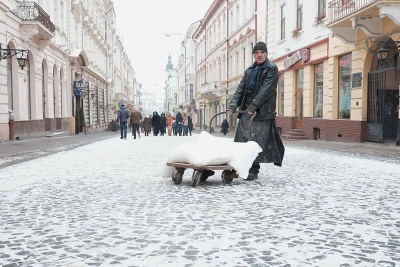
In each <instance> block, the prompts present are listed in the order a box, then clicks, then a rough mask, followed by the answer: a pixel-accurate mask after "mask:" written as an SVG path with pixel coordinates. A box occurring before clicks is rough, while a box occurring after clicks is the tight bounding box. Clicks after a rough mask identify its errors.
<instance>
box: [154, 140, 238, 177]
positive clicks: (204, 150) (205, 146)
mask: <svg viewBox="0 0 400 267" xmlns="http://www.w3.org/2000/svg"><path fill="white" fill-rule="evenodd" d="M230 159H231V156H230V154H229V152H228V151H224V150H220V149H218V148H217V149H216V148H215V147H214V146H213V145H212V144H211V143H204V142H187V143H182V144H180V145H178V146H177V147H175V148H174V149H173V150H171V152H170V153H169V155H168V156H167V159H166V162H164V163H163V166H162V168H161V175H162V177H165V178H168V177H172V174H173V173H174V169H175V168H174V167H171V166H167V162H183V163H190V164H195V165H200V166H204V165H222V164H226V163H227V162H228V161H229V160H230Z"/></svg>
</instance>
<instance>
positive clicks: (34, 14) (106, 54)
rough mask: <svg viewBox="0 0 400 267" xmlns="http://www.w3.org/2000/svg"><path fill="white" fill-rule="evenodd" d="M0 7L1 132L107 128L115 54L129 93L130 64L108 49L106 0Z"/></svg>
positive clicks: (112, 33) (111, 26)
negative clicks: (0, 25)
mask: <svg viewBox="0 0 400 267" xmlns="http://www.w3.org/2000/svg"><path fill="white" fill-rule="evenodd" d="M0 12H1V13H0V15H1V17H2V19H3V20H2V21H3V27H1V30H0V31H1V32H0V43H1V50H2V51H1V55H2V59H1V61H0V81H1V90H0V140H10V139H11V140H13V139H19V138H29V137H33V136H44V135H53V134H57V133H66V134H75V133H79V132H89V131H95V130H104V129H107V128H108V125H109V122H110V121H111V120H112V119H113V116H114V113H115V112H116V105H115V104H114V103H113V100H114V99H115V93H114V91H115V90H114V89H115V86H116V81H115V79H114V78H115V66H116V64H115V62H116V61H117V57H120V59H119V60H120V61H122V62H124V63H123V64H125V66H127V67H126V69H127V72H126V73H124V74H125V76H124V78H125V80H124V82H126V85H127V87H129V88H125V90H124V92H123V93H124V94H127V97H128V98H132V99H133V95H134V94H135V93H134V83H133V81H134V79H135V77H134V76H135V75H134V70H133V67H132V65H131V62H130V61H129V59H128V58H127V57H126V56H123V55H116V54H115V51H116V49H115V48H116V43H117V41H116V40H117V39H116V38H117V35H116V30H115V21H116V15H115V12H114V8H113V5H112V2H111V1H110V0H98V1H95V0H55V1H43V0H36V1H15V0H6V1H1V2H0ZM3 56H4V57H3ZM9 56H11V57H9ZM22 56H24V57H25V58H26V60H25V62H26V66H25V67H24V68H21V67H19V64H18V63H19V61H20V60H21V57H22ZM139 95H140V94H139Z"/></svg>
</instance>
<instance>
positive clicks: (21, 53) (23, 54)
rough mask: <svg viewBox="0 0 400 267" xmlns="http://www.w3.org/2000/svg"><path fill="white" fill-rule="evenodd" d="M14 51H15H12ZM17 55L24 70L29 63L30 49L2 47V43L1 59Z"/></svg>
mask: <svg viewBox="0 0 400 267" xmlns="http://www.w3.org/2000/svg"><path fill="white" fill-rule="evenodd" d="M11 52H13V53H11ZM13 56H17V61H18V65H19V67H20V68H21V70H23V69H24V68H25V67H26V65H27V63H28V50H25V49H12V48H2V47H1V44H0V60H2V59H8V58H11V57H13Z"/></svg>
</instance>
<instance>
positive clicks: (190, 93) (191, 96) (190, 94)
mask: <svg viewBox="0 0 400 267" xmlns="http://www.w3.org/2000/svg"><path fill="white" fill-rule="evenodd" d="M189 88H190V89H189V90H190V92H189V97H190V98H189V99H190V100H193V84H192V83H191V84H189Z"/></svg>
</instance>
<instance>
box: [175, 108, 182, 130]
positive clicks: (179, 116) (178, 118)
mask: <svg viewBox="0 0 400 267" xmlns="http://www.w3.org/2000/svg"><path fill="white" fill-rule="evenodd" d="M175 120H176V133H177V135H178V134H179V135H182V125H183V116H182V113H180V112H179V111H178V113H176V116H175Z"/></svg>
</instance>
